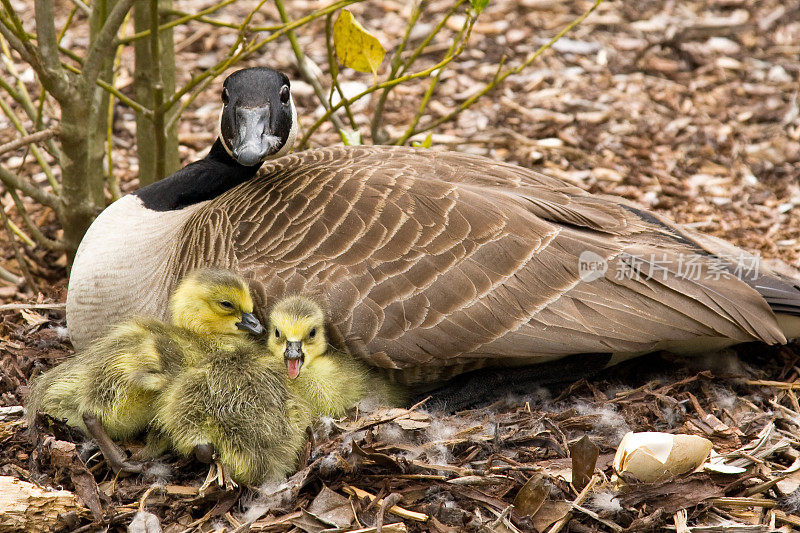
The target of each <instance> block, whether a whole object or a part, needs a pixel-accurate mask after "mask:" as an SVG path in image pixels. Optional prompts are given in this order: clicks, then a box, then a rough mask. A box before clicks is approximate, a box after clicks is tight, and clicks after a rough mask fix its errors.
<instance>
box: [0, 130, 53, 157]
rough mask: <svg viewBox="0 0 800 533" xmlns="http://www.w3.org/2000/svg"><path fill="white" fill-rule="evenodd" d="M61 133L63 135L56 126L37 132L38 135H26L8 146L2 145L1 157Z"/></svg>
mask: <svg viewBox="0 0 800 533" xmlns="http://www.w3.org/2000/svg"><path fill="white" fill-rule="evenodd" d="M59 133H61V129H60V128H59V127H58V126H55V127H52V128H49V129H46V130H43V131H37V132H36V133H31V134H29V135H26V136H25V137H22V138H20V139H17V140H16V141H11V142H8V143H6V144H0V155H3V154H4V153H6V152H10V151H12V150H16V149H17V148H20V147H22V146H26V145H28V144H31V143H38V142H42V141H45V140H47V139H49V138H51V137H54V136H56V135H58V134H59Z"/></svg>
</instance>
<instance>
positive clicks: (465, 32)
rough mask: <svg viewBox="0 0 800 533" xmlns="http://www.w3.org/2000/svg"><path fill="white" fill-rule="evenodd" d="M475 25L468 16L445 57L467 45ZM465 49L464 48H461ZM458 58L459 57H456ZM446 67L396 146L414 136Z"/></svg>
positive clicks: (426, 93) (429, 86)
mask: <svg viewBox="0 0 800 533" xmlns="http://www.w3.org/2000/svg"><path fill="white" fill-rule="evenodd" d="M473 24H475V17H473V16H472V15H470V16H468V17H467V19H466V20H465V21H464V25H463V26H462V27H461V31H459V32H458V35H457V36H456V38H455V39H453V43H452V44H451V45H450V48H449V49H448V50H447V54H445V55H453V54H454V53H455V51H456V49H458V45H459V42H463V43H464V45H466V44H467V42H468V41H469V37H470V34H471V33H472V26H473ZM461 49H462V50H463V49H464V46H462V47H461ZM455 57H457V55H455ZM445 68H447V67H446V66H444V67H442V68H440V69H439V70H437V71H436V74H435V75H434V76H433V79H432V80H431V81H430V83H429V84H428V89H427V90H426V91H425V95H424V96H423V97H422V101H421V102H420V104H419V108H418V109H417V112H416V113H415V114H414V118H413V119H411V122H410V123H409V125H408V128H406V131H405V133H404V134H403V135H401V136H400V138H399V139H398V140H397V141H396V142H395V144H397V145H400V146H402V145H403V144H405V143H406V141H408V139H409V137H411V136H412V135H414V131H415V128H416V127H417V124H419V121H420V120H421V119H422V116H423V115H424V114H425V109H427V107H428V102H430V99H431V96H433V91H434V90H435V89H436V85H437V84H438V83H439V79H440V78H441V76H442V72H444V70H445Z"/></svg>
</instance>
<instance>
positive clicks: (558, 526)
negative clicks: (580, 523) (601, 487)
mask: <svg viewBox="0 0 800 533" xmlns="http://www.w3.org/2000/svg"><path fill="white" fill-rule="evenodd" d="M598 481H600V476H598V475H595V476H593V477H592V479H591V480H589V483H587V484H586V486H585V487H584V488H583V490H582V491H581V492H580V494H578V495H577V496H576V497H575V500H574V501H573V502H572V504H573V505H580V504H582V503H583V502H584V501H586V498H588V497H589V494H591V492H592V490H594V486H595V485H596V484H597V482H598ZM571 518H572V512H568V513H567V514H566V516H564V517H563V518H562V519H561V520H559V521H558V522H556V523H555V524H553V526H552V527H551V528H550V529H549V530H548V531H547V533H558V532H559V531H561V530H562V529H564V526H566V525H567V522H569V521H570V519H571Z"/></svg>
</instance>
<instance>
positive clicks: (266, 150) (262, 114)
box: [231, 106, 280, 166]
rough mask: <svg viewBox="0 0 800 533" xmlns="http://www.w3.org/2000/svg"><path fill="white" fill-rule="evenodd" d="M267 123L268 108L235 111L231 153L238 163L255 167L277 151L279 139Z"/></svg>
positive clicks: (238, 109) (268, 118) (247, 108)
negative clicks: (234, 138) (233, 139)
mask: <svg viewBox="0 0 800 533" xmlns="http://www.w3.org/2000/svg"><path fill="white" fill-rule="evenodd" d="M269 122H270V108H269V106H265V107H245V108H237V109H236V126H237V127H236V140H235V142H234V143H233V146H232V150H231V152H232V155H233V157H234V158H235V159H236V160H237V161H238V162H239V163H241V164H242V165H245V166H253V165H257V164H259V163H261V162H262V161H264V159H265V158H266V157H268V156H270V155H272V154H274V153H275V152H276V151H277V150H278V148H279V145H280V139H279V138H278V137H277V136H276V135H273V133H272V131H271V130H270V127H269Z"/></svg>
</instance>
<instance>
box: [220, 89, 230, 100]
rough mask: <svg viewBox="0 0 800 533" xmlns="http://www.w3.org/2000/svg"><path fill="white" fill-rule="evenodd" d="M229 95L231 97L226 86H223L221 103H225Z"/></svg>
mask: <svg viewBox="0 0 800 533" xmlns="http://www.w3.org/2000/svg"><path fill="white" fill-rule="evenodd" d="M230 97H231V95H230V94H228V88H227V87H223V88H222V103H223V104H227V103H228V101H229V100H230Z"/></svg>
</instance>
